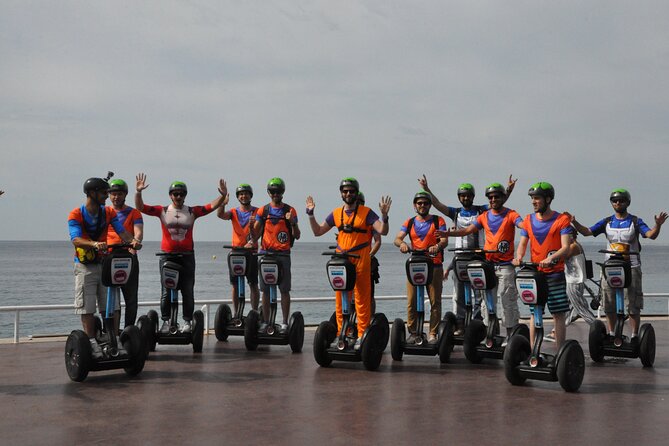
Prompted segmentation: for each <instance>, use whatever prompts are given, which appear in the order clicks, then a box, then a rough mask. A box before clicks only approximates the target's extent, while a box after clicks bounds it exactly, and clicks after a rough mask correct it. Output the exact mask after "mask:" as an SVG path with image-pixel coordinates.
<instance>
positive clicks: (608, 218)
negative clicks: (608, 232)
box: [604, 215, 641, 252]
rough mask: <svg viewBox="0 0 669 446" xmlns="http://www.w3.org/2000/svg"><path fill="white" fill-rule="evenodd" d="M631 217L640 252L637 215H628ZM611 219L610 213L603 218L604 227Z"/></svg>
mask: <svg viewBox="0 0 669 446" xmlns="http://www.w3.org/2000/svg"><path fill="white" fill-rule="evenodd" d="M630 217H632V224H633V225H634V233H635V235H636V242H637V245H639V252H641V238H640V237H639V217H637V216H636V215H630ZM612 219H613V215H610V216H608V217H606V218H605V219H604V226H605V227H606V226H607V225H608V224H609V223H611V220H612Z"/></svg>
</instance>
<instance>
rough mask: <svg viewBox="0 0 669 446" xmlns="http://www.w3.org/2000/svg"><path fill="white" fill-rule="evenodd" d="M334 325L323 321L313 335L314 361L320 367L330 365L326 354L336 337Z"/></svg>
mask: <svg viewBox="0 0 669 446" xmlns="http://www.w3.org/2000/svg"><path fill="white" fill-rule="evenodd" d="M335 327H336V325H333V324H332V322H330V321H323V322H321V323H320V325H318V328H317V329H316V334H315V335H314V359H315V360H316V362H317V363H318V365H320V366H321V367H327V366H329V365H330V364H332V358H331V357H330V355H329V354H328V347H329V346H330V343H331V342H332V341H333V340H334V338H335V336H337V329H336V328H335Z"/></svg>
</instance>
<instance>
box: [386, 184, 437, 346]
mask: <svg viewBox="0 0 669 446" xmlns="http://www.w3.org/2000/svg"><path fill="white" fill-rule="evenodd" d="M413 206H414V210H415V211H416V214H417V215H416V216H415V217H412V218H410V219H408V220H406V221H405V222H404V223H403V224H402V227H401V228H400V231H399V232H398V233H397V236H396V237H395V242H394V243H395V246H397V247H398V248H400V252H402V253H404V254H406V253H407V252H409V249H414V250H424V251H427V253H428V254H429V255H430V256H432V263H433V268H434V269H433V275H432V283H431V284H429V285H428V286H427V293H428V296H429V298H430V332H429V335H428V338H427V341H428V343H429V344H434V343H436V342H437V329H438V328H439V322H440V321H441V291H442V289H443V284H442V280H443V279H442V278H443V275H444V248H446V245H447V244H448V238H446V237H443V238H439V237H437V236H436V235H435V233H436V231H446V229H447V228H446V222H445V221H444V219H443V218H441V217H438V216H436V215H430V209H431V208H432V195H430V194H429V193H428V192H425V191H420V192H418V193H417V194H416V195H414V198H413ZM407 235H408V236H409V242H410V243H411V248H409V245H408V244H407V243H406V242H405V241H404V237H406V236H407ZM407 328H408V330H409V338H407V341H406V342H407V344H413V343H415V342H416V328H417V327H416V287H414V286H413V285H412V284H411V283H410V282H409V281H407Z"/></svg>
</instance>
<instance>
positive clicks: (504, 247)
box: [497, 240, 511, 254]
mask: <svg viewBox="0 0 669 446" xmlns="http://www.w3.org/2000/svg"><path fill="white" fill-rule="evenodd" d="M510 247H511V244H510V243H509V242H508V241H507V240H502V241H501V242H499V243H498V244H497V250H498V251H499V252H501V253H502V254H504V253H506V252H509V248H510Z"/></svg>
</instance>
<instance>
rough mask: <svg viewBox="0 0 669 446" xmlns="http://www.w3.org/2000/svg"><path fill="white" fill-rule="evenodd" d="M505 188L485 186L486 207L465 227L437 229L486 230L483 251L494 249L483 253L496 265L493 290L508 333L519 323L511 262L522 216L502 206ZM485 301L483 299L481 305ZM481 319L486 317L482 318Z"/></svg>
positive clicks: (462, 233) (459, 233) (461, 232)
mask: <svg viewBox="0 0 669 446" xmlns="http://www.w3.org/2000/svg"><path fill="white" fill-rule="evenodd" d="M506 191H507V189H505V188H504V186H502V185H501V184H499V183H492V184H490V185H488V187H486V190H485V196H486V197H487V198H488V202H489V209H488V210H487V211H485V212H484V213H482V214H481V215H479V216H478V217H477V218H476V221H475V222H474V223H472V224H470V225H469V226H467V227H466V228H464V229H451V230H448V231H444V232H438V233H437V235H444V236H456V237H462V236H468V235H470V234H474V233H476V232H478V231H480V230H481V229H484V230H485V245H484V246H483V248H484V249H485V250H486V251H495V252H490V253H487V254H486V258H487V259H488V261H490V262H492V263H493V264H494V265H495V275H496V276H497V288H496V289H495V290H493V293H494V294H496V295H497V296H498V298H499V299H500V300H501V301H502V308H503V310H504V326H505V327H506V333H507V336H508V335H509V334H511V330H512V329H513V327H515V326H516V324H518V319H519V317H520V311H519V310H518V292H517V291H516V283H515V281H516V270H515V268H514V266H513V265H512V264H511V262H512V261H513V254H514V243H515V237H516V228H517V227H518V228H520V227H521V225H522V223H523V219H522V217H521V216H520V215H519V214H518V212H516V211H514V210H512V209H509V208H506V207H504V203H505V202H506V200H507V199H508V195H507V192H506ZM484 306H485V301H484V302H482V307H484ZM484 322H487V321H486V318H484Z"/></svg>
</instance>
